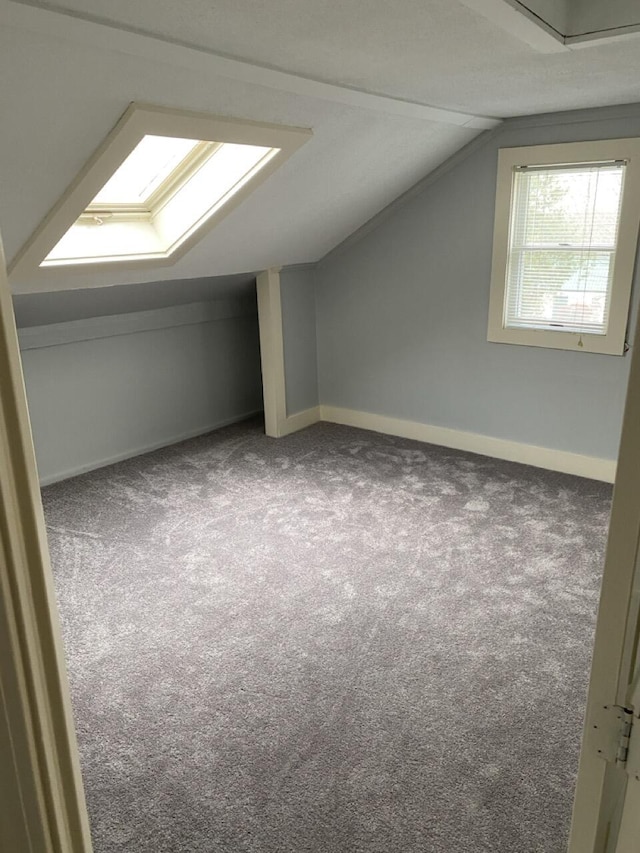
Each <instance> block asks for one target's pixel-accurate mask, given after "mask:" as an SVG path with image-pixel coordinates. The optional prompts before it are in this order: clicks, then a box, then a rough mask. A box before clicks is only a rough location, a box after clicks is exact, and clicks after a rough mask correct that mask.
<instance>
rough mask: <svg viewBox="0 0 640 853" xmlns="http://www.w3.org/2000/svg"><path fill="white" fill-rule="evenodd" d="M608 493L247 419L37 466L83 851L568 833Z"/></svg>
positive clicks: (537, 847) (511, 842)
mask: <svg viewBox="0 0 640 853" xmlns="http://www.w3.org/2000/svg"><path fill="white" fill-rule="evenodd" d="M610 494H611V489H610V487H608V486H606V485H603V484H600V483H596V482H592V481H589V480H581V479H577V478H574V477H570V476H565V475H561V474H553V473H550V472H546V471H542V470H538V469H534V468H527V467H523V466H519V465H516V464H511V463H506V462H498V461H496V460H492V459H488V458H484V457H481V456H473V455H471V454H465V453H460V452H457V451H450V450H445V449H442V448H437V447H432V446H428V445H422V444H418V443H415V442H410V441H405V440H402V439H395V438H389V437H386V436H380V435H376V434H373V433H367V432H363V431H359V430H354V429H350V428H346V427H338V426H333V425H328V424H321V425H317V426H314V427H311V428H310V429H308V430H305V431H304V432H301V433H298V434H296V435H292V436H289V437H288V438H285V439H280V440H278V441H274V440H271V439H268V438H266V437H265V436H264V435H263V434H262V431H261V425H260V424H259V423H257V422H251V423H245V424H240V425H237V426H233V427H228V428H226V429H223V430H220V431H218V432H216V433H213V434H212V435H210V436H206V437H204V438H201V439H195V440H193V441H188V442H185V443H183V444H180V445H177V446H175V447H171V448H168V449H165V450H162V451H158V452H155V453H152V454H149V455H147V456H143V457H139V458H137V459H134V460H131V461H128V462H123V463H120V464H118V465H115V466H113V467H111V468H107V469H102V470H100V471H96V472H93V473H90V474H86V475H84V476H82V477H78V478H76V479H74V480H70V481H67V482H64V483H60V484H58V485H55V486H51V487H49V488H47V489H45V491H44V502H45V511H46V517H47V522H48V527H49V535H50V544H51V551H52V558H53V564H54V571H55V577H56V588H57V594H58V598H59V604H60V610H61V616H62V621H63V630H64V636H65V641H66V649H67V657H68V663H69V670H70V678H71V685H72V694H73V702H74V707H75V712H76V719H77V726H78V735H79V741H80V748H81V756H82V764H83V770H84V777H85V784H86V790H87V798H88V804H89V812H90V816H91V820H92V828H93V834H94V839H95V850H96V853H116V851H117V853H124V851H126V853H178V851H180V853H182V851H185V853H241V851H242V853H276V851H277V853H304V851H309V853H365V851H366V853H395V851H398V853H561V851H563V850H564V849H565V844H566V840H567V834H568V827H569V821H570V812H571V799H572V785H573V781H574V776H575V772H576V766H577V757H578V749H579V739H580V730H581V724H582V715H583V710H584V701H585V691H586V686H587V679H588V670H589V658H590V652H591V645H592V637H593V630H594V623H595V611H596V606H597V598H598V590H599V582H600V572H601V563H602V558H603V552H604V546H605V537H606V530H607V524H608V515H609V505H610Z"/></svg>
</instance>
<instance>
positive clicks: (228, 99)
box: [0, 0, 640, 292]
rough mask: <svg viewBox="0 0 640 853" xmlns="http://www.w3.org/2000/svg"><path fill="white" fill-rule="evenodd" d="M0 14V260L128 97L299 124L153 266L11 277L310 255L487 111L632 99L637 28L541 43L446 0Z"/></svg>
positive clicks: (169, 274)
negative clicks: (301, 133)
mask: <svg viewBox="0 0 640 853" xmlns="http://www.w3.org/2000/svg"><path fill="white" fill-rule="evenodd" d="M0 30H1V35H0V79H2V81H3V82H2V87H1V88H0V110H1V111H2V112H1V115H2V134H1V135H0V229H1V230H2V236H3V240H4V245H5V252H6V255H7V257H8V259H9V260H11V258H12V257H13V256H15V254H16V253H17V252H18V250H19V249H20V247H21V246H22V244H23V243H24V242H25V241H26V240H27V239H28V238H29V236H30V234H31V233H32V232H33V230H34V229H35V228H36V227H37V225H38V224H39V223H40V222H41V220H42V218H43V217H44V216H45V215H46V214H47V211H48V210H49V209H50V208H51V207H52V205H53V204H55V202H56V201H57V200H58V198H59V197H60V196H61V194H62V193H63V192H64V190H65V188H66V187H67V186H68V185H69V183H70V182H71V181H72V180H73V179H74V177H75V176H76V174H77V173H78V171H79V170H80V168H81V167H82V166H83V164H84V163H85V162H86V161H87V159H88V158H89V157H90V156H91V154H92V152H93V151H94V150H95V149H96V148H97V147H98V145H99V144H100V143H101V142H102V140H103V139H104V137H105V136H106V135H107V133H108V132H109V130H110V129H111V128H112V127H113V125H114V124H115V123H116V121H117V120H118V118H119V116H120V115H121V114H122V112H123V111H124V109H125V108H126V106H127V104H128V103H130V102H131V101H142V102H147V103H155V104H159V105H164V106H171V107H177V108H181V109H190V110H197V111H202V112H206V113H213V114H218V115H227V116H233V117H237V118H243V119H253V120H257V121H266V122H273V123H280V124H288V125H295V126H299V127H308V128H311V129H312V130H313V138H312V140H311V141H310V142H309V143H308V144H306V145H305V146H304V147H303V148H302V149H301V150H300V151H298V152H297V153H296V155H295V156H294V157H292V158H291V160H290V161H288V162H287V163H286V164H285V165H284V166H283V167H282V168H281V170H279V171H278V172H277V173H276V174H274V175H272V176H271V177H270V178H269V179H268V181H267V182H265V184H263V185H262V186H261V187H260V188H259V189H258V190H257V191H256V192H255V194H254V195H252V196H251V197H250V198H248V199H247V200H246V201H245V202H243V204H242V205H241V206H240V207H239V208H238V209H237V210H235V211H233V212H232V213H231V214H230V215H229V217H228V218H227V219H225V220H224V221H223V222H222V223H221V224H220V225H219V226H218V227H216V228H215V229H214V230H213V231H212V232H211V233H210V234H209V235H207V237H206V238H205V239H204V240H203V241H202V242H201V243H200V244H199V245H197V246H196V247H195V248H194V249H192V250H191V251H190V252H189V253H188V254H187V255H186V256H185V257H183V258H182V259H180V260H179V261H178V262H177V263H176V264H175V265H174V266H172V267H167V268H165V269H164V270H162V273H161V275H159V274H158V271H157V270H156V271H151V272H140V271H135V272H133V271H130V272H128V273H127V272H126V271H125V270H122V271H118V272H109V273H91V274H90V275H85V274H83V275H77V274H75V275H74V274H68V273H60V272H51V273H47V275H46V277H44V278H43V279H39V280H38V281H28V280H20V281H16V280H14V281H12V286H13V288H14V290H15V291H16V292H20V291H22V292H26V291H29V290H52V289H56V288H70V287H87V286H100V285H107V284H121V283H125V282H135V281H138V282H141V281H153V280H157V279H159V278H163V279H167V280H168V279H176V280H177V279H186V278H197V277H207V276H213V275H228V274H234V273H240V272H247V271H251V270H257V269H262V268H265V267H267V266H272V265H285V264H293V263H300V262H309V261H315V260H318V259H319V258H321V257H322V256H323V255H324V254H326V252H328V251H330V250H331V249H332V248H333V247H334V246H336V245H337V244H338V243H340V242H341V241H342V240H343V239H344V238H346V237H347V236H348V235H349V234H350V233H352V232H353V231H354V230H356V229H357V228H358V227H359V226H360V225H362V224H363V223H364V222H365V221H366V220H368V219H369V218H370V217H371V216H373V215H374V214H375V213H376V212H378V211H379V210H380V209H382V208H383V207H384V206H386V205H387V204H388V203H389V202H391V201H392V200H393V199H394V198H396V197H397V196H398V195H400V194H401V193H402V192H404V191H405V190H406V189H408V188H409V187H410V186H412V185H413V184H414V183H415V182H416V181H418V180H419V179H421V178H422V177H424V176H425V175H426V174H427V173H428V172H430V171H431V170H432V169H434V168H435V167H436V166H437V165H438V164H439V163H441V162H442V161H443V160H445V159H446V158H447V157H449V156H450V155H451V154H453V153H454V152H455V151H456V150H457V149H459V148H460V147H462V146H463V145H465V144H466V143H467V142H469V141H470V140H471V139H473V138H474V136H476V135H477V134H479V133H481V132H482V131H483V129H486V128H490V127H491V126H492V125H494V124H495V123H496V121H495V119H499V118H500V117H504V116H509V115H520V114H527V113H532V112H542V111H549V110H559V109H568V108H574V107H587V106H598V105H603V104H611V103H625V102H629V101H635V100H640V83H639V81H640V51H639V50H638V44H639V43H638V42H632V41H629V42H626V43H623V44H621V45H601V46H597V47H592V48H589V49H588V50H583V51H579V52H577V51H576V52H569V53H567V52H564V53H557V54H552V55H544V54H542V53H539V52H537V51H536V50H535V49H534V48H532V47H530V46H528V45H523V43H522V42H521V41H519V40H518V39H517V38H516V37H515V36H513V35H511V34H509V33H508V32H505V31H504V30H503V29H502V28H501V27H500V26H498V25H497V24H496V23H495V22H493V21H490V20H488V19H487V18H486V17H484V16H483V15H481V14H479V13H478V12H477V11H474V10H473V9H471V8H469V6H468V5H466V4H465V3H463V2H457V0H398V2H397V3H393V4H390V3H388V2H385V0H367V2H364V1H363V0H357V2H356V1H355V0H323V2H322V3H319V2H317V0H273V2H270V3H264V2H248V1H247V0H181V2H180V3H174V2H169V0H141V1H140V2H136V3H130V2H128V0H64V2H57V0H54V2H29V3H25V2H17V0H0Z"/></svg>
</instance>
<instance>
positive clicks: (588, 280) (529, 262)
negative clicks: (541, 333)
mask: <svg viewBox="0 0 640 853" xmlns="http://www.w3.org/2000/svg"><path fill="white" fill-rule="evenodd" d="M612 258H613V253H612V252H584V251H582V252H575V251H567V252H562V251H560V252H558V251H553V250H544V249H543V250H530V249H527V250H524V251H519V252H514V253H513V254H512V258H511V267H512V268H513V269H510V270H509V278H510V286H509V289H508V302H507V311H506V323H505V325H506V326H507V327H522V326H528V327H533V328H561V329H562V331H576V332H580V331H585V332H590V333H592V334H606V331H607V323H608V316H609V302H610V281H611V274H612V272H613V267H612Z"/></svg>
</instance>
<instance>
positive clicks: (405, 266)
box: [316, 105, 640, 459]
mask: <svg viewBox="0 0 640 853" xmlns="http://www.w3.org/2000/svg"><path fill="white" fill-rule="evenodd" d="M638 135H640V105H634V106H632V107H626V108H622V107H621V108H616V109H614V108H611V109H605V110H600V111H585V112H583V113H571V114H565V115H561V114H558V115H555V116H539V117H535V118H529V119H514V120H511V121H508V122H506V123H505V124H504V125H503V126H502V127H501V128H500V129H499V131H498V132H497V133H495V135H492V136H489V137H488V138H485V139H484V141H482V142H481V143H480V144H474V143H472V144H471V146H470V147H471V149H472V152H473V153H471V154H470V155H469V156H468V157H466V159H464V158H455V159H456V161H457V165H455V167H454V168H451V169H450V170H449V171H445V172H444V173H443V174H441V176H440V177H439V178H437V179H436V180H435V181H433V182H431V183H429V182H426V183H425V186H424V188H423V190H422V191H421V192H419V193H417V194H415V195H413V196H412V197H410V198H408V199H406V200H405V202H404V203H403V204H398V205H396V207H395V210H394V211H393V212H392V213H388V214H387V215H386V216H384V217H382V218H381V219H380V220H378V222H377V224H376V227H374V228H370V229H369V230H368V233H366V234H364V236H361V239H357V240H353V241H351V243H350V244H347V245H346V246H344V247H343V248H342V249H341V250H339V251H337V252H334V253H333V254H332V255H331V256H329V257H327V258H326V259H325V261H323V262H322V263H321V265H320V267H319V269H318V272H317V276H318V279H317V292H316V307H317V339H318V376H319V391H320V400H321V401H322V403H323V404H326V405H334V406H341V407H345V408H349V409H356V410H360V411H366V412H372V413H376V414H382V415H388V416H391V417H397V418H404V419H408V420H412V421H418V422H421V423H425V424H432V425H436V426H445V427H451V428H454V429H460V430H466V431H469V432H475V433H480V434H483V435H488V436H493V437H496V438H504V439H511V440H514V441H519V442H524V443H527V444H534V445H539V446H542V447H549V448H554V449H558V450H566V451H573V452H575V453H584V454H587V455H591V456H597V457H601V458H605V459H615V458H616V456H617V451H618V443H619V436H620V428H621V420H622V412H623V405H624V397H625V391H626V384H627V376H628V368H629V359H628V358H625V357H617V356H608V355H597V354H591V353H576V352H568V351H562V350H547V349H541V348H536V347H521V346H513V345H507V344H496V343H488V342H487V311H488V304H489V279H490V273H491V251H492V237H493V215H494V196H495V180H496V165H497V151H498V148H499V147H510V146H516V145H535V144H543V143H551V142H569V141H579V140H587V139H603V138H615V137H625V136H638ZM637 278H638V275H637V272H636V281H635V283H634V295H633V304H634V310H633V312H632V324H633V325H632V326H631V328H635V314H636V311H637V303H638V295H639V290H640V287H639V286H638V280H637Z"/></svg>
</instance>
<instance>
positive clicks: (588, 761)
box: [569, 317, 640, 853]
mask: <svg viewBox="0 0 640 853" xmlns="http://www.w3.org/2000/svg"><path fill="white" fill-rule="evenodd" d="M634 342H635V346H633V347H632V348H631V369H630V375H629V385H628V388H627V400H626V405H625V413H624V419H623V426H622V436H621V441H620V453H619V457H618V473H617V477H616V483H615V487H614V494H613V505H612V510H611V523H610V527H609V540H608V543H607V553H606V558H605V566H604V574H603V582H602V591H601V597H600V607H599V610H598V621H597V627H596V635H595V643H594V651H593V661H592V670H591V682H590V686H589V697H588V701H587V713H586V717H585V728H584V735H583V742H582V751H581V756H580V767H579V772H578V780H577V786H576V795H575V802H574V811H573V823H572V829H571V840H570V843H569V853H638V851H639V850H640V821H639V818H638V816H639V815H640V792H639V790H638V789H640V781H638V780H637V779H636V778H635V776H633V775H629V773H628V770H629V765H628V764H627V765H626V766H625V765H624V764H623V763H622V762H621V761H620V760H618V761H616V755H615V754H616V750H617V746H618V740H619V733H620V732H619V730H620V726H621V724H622V717H623V716H624V711H623V709H627V711H630V712H631V714H627V718H628V719H632V720H633V729H632V734H631V738H632V743H635V744H636V747H635V748H637V743H638V739H639V738H640V720H639V719H638V715H639V713H640V706H639V704H638V700H639V698H640V691H639V690H638V688H637V680H638V660H637V654H638V631H639V619H638V609H639V607H638V605H639V603H640V595H639V593H640V562H639V553H640V317H639V318H638V327H637V329H636V335H635V338H634ZM634 679H635V688H634V686H633V685H634Z"/></svg>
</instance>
